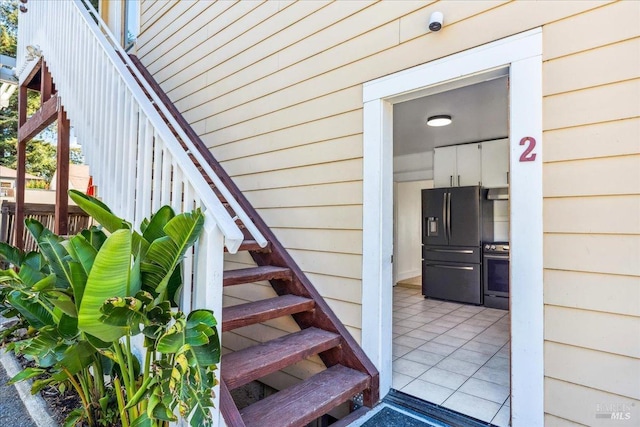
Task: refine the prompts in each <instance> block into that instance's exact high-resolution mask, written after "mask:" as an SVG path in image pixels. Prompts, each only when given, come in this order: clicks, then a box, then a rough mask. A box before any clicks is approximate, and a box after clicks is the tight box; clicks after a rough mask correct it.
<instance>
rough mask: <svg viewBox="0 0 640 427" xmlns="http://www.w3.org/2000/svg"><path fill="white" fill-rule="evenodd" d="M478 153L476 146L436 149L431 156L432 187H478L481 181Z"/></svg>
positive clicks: (465, 145)
mask: <svg viewBox="0 0 640 427" xmlns="http://www.w3.org/2000/svg"><path fill="white" fill-rule="evenodd" d="M480 152H481V150H480V149H479V146H478V144H464V145H454V146H449V147H438V148H436V149H435V150H434V154H433V185H434V187H436V188H441V187H464V186H468V185H479V184H480V181H481V179H482V163H481V160H482V159H481V154H480Z"/></svg>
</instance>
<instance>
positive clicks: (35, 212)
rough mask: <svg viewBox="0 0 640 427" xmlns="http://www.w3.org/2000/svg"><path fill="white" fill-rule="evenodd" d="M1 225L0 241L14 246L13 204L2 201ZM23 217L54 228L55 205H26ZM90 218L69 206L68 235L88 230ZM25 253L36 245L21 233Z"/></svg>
mask: <svg viewBox="0 0 640 427" xmlns="http://www.w3.org/2000/svg"><path fill="white" fill-rule="evenodd" d="M1 206H2V207H1V209H2V223H1V224H0V241H3V242H6V243H9V244H11V245H15V226H14V225H15V224H14V222H15V214H16V204H15V202H9V201H7V200H3V201H2V205H1ZM24 217H25V219H26V218H34V219H36V220H38V221H39V222H41V223H42V225H44V226H45V227H47V228H48V229H50V230H53V228H54V220H55V205H50V204H43V203H26V204H25V205H24ZM90 223H91V218H90V217H89V215H87V214H86V213H85V212H84V211H83V210H82V209H80V208H79V207H77V206H69V228H68V230H69V231H68V233H69V234H76V233H78V232H80V231H81V230H83V229H85V228H89V225H90ZM23 242H24V249H25V251H27V252H28V251H34V250H36V249H37V244H36V242H35V240H34V239H33V237H31V234H30V233H29V231H27V230H26V229H25V231H24V233H23Z"/></svg>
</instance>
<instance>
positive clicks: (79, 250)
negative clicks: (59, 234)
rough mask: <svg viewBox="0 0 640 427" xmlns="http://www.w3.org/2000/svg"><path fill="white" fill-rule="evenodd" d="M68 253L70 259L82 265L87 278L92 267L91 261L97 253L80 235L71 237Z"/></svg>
mask: <svg viewBox="0 0 640 427" xmlns="http://www.w3.org/2000/svg"><path fill="white" fill-rule="evenodd" d="M68 251H69V254H70V255H71V257H72V258H73V259H74V260H75V261H77V262H79V263H80V264H81V265H82V268H83V269H84V271H85V273H87V276H88V275H89V272H91V267H93V261H94V260H95V259H96V255H98V251H97V250H96V248H94V247H93V245H92V244H91V243H89V242H88V241H87V239H85V238H84V236H82V235H77V236H73V237H72V238H71V239H69V246H68Z"/></svg>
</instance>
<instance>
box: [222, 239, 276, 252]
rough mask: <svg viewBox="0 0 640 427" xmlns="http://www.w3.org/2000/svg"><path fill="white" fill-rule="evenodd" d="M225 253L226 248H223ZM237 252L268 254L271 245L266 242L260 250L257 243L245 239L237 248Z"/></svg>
mask: <svg viewBox="0 0 640 427" xmlns="http://www.w3.org/2000/svg"><path fill="white" fill-rule="evenodd" d="M224 250H225V252H226V251H227V247H226V246H225V248H224ZM238 251H256V252H270V251H271V244H270V243H269V242H267V246H265V247H264V248H261V247H260V245H259V244H258V242H256V241H255V240H252V239H245V240H244V241H243V242H242V243H241V244H240V247H239V248H238Z"/></svg>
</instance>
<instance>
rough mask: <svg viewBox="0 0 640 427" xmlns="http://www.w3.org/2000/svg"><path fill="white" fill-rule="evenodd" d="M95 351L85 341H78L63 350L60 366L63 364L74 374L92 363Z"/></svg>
mask: <svg viewBox="0 0 640 427" xmlns="http://www.w3.org/2000/svg"><path fill="white" fill-rule="evenodd" d="M95 352H96V349H95V348H93V347H92V346H91V344H89V343H88V342H87V341H80V342H78V343H77V344H74V345H71V346H69V347H68V348H67V349H66V350H65V352H64V355H63V356H62V359H61V360H60V366H63V367H64V368H65V369H66V370H67V371H68V372H69V373H70V374H71V375H75V374H77V373H78V372H80V371H81V370H83V369H84V368H86V367H88V366H89V365H91V363H93V361H94V360H95V359H94V358H93V355H94V353H95Z"/></svg>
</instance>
